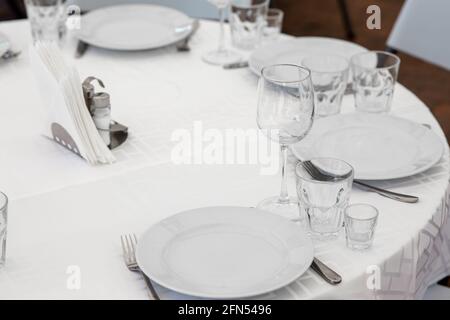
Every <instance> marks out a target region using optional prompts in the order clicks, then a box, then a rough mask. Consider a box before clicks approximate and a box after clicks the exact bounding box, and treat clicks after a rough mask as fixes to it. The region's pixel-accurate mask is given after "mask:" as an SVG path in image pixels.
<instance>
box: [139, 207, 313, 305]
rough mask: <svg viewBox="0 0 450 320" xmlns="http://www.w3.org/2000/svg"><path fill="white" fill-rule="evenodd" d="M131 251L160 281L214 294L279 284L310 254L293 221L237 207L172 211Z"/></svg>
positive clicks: (244, 293)
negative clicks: (171, 213)
mask: <svg viewBox="0 0 450 320" xmlns="http://www.w3.org/2000/svg"><path fill="white" fill-rule="evenodd" d="M136 254H137V260H138V264H139V266H140V267H141V269H142V271H143V272H144V273H145V274H146V275H147V276H148V277H149V278H150V279H152V280H153V281H155V282H157V283H159V284H160V285H162V286H164V287H166V288H169V289H171V290H174V291H177V292H180V293H183V294H187V295H191V296H197V297H203V298H216V299H227V298H243V297H250V296H255V295H259V294H263V293H267V292H270V291H273V290H276V289H279V288H281V287H283V286H285V285H288V284H289V283H291V282H292V281H294V280H295V279H297V278H298V277H299V276H301V275H302V274H303V273H304V272H305V271H306V270H307V269H308V268H309V267H310V265H311V263H312V260H313V257H314V254H313V245H312V242H311V240H310V239H309V237H308V236H307V234H306V232H305V231H303V229H302V228H301V227H299V226H298V225H297V224H295V223H293V222H291V221H289V220H287V219H284V218H282V217H279V216H277V215H274V214H272V213H269V212H265V211H261V210H258V209H254V208H243V207H210V208H200V209H194V210H190V211H185V212H181V213H178V214H176V215H174V216H172V217H169V218H167V219H165V220H163V221H161V222H159V223H157V224H156V225H154V226H152V227H151V228H150V229H149V230H147V231H146V232H145V233H144V235H143V236H142V237H141V239H140V240H139V243H138V247H137V253H136Z"/></svg>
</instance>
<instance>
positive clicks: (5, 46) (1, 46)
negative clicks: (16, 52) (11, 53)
mask: <svg viewBox="0 0 450 320" xmlns="http://www.w3.org/2000/svg"><path fill="white" fill-rule="evenodd" d="M10 47H11V44H10V42H9V39H8V38H7V37H6V36H5V35H3V34H2V33H0V57H1V56H3V55H4V54H5V53H6V51H8V50H9V48H10Z"/></svg>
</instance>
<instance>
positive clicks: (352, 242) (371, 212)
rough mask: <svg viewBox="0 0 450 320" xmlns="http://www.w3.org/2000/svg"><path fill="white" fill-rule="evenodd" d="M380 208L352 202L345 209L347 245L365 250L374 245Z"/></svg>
mask: <svg viewBox="0 0 450 320" xmlns="http://www.w3.org/2000/svg"><path fill="white" fill-rule="evenodd" d="M377 220H378V210H377V208H375V207H374V206H371V205H369V204H364V203H358V204H352V205H349V206H348V207H347V208H346V209H345V218H344V222H345V235H346V239H347V247H349V248H350V249H354V250H365V249H368V248H370V246H372V242H373V236H374V233H375V226H376V225H377Z"/></svg>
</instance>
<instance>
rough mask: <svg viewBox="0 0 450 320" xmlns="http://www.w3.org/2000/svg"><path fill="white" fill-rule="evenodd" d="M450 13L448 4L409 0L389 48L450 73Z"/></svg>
mask: <svg viewBox="0 0 450 320" xmlns="http://www.w3.org/2000/svg"><path fill="white" fill-rule="evenodd" d="M449 13H450V1H448V0H426V1H423V0H407V1H406V2H405V4H404V5H403V8H402V10H401V12H400V15H399V16H398V18H397V21H396V22H395V25H394V28H393V29H392V31H391V34H390V36H389V39H388V42H387V45H388V47H390V48H394V49H397V50H399V51H402V52H405V53H408V54H410V55H412V56H415V57H418V58H421V59H423V60H425V61H427V62H430V63H433V64H436V65H438V66H441V67H443V68H445V69H447V70H450V41H449V35H450V18H449ZM381 14H383V13H381Z"/></svg>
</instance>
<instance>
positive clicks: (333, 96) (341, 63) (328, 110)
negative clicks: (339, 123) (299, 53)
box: [302, 55, 348, 117]
mask: <svg viewBox="0 0 450 320" xmlns="http://www.w3.org/2000/svg"><path fill="white" fill-rule="evenodd" d="M302 65H303V66H304V67H306V68H308V69H309V70H310V71H311V79H312V83H313V87H314V101H315V109H316V111H315V114H316V117H326V116H331V115H335V114H338V113H339V112H340V111H341V104H342V98H343V97H344V93H345V89H346V87H347V82H348V61H347V59H345V58H343V57H340V56H336V55H317V56H311V57H306V58H304V59H303V60H302Z"/></svg>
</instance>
